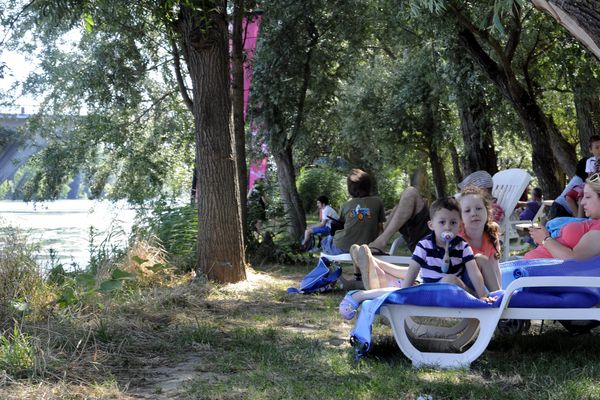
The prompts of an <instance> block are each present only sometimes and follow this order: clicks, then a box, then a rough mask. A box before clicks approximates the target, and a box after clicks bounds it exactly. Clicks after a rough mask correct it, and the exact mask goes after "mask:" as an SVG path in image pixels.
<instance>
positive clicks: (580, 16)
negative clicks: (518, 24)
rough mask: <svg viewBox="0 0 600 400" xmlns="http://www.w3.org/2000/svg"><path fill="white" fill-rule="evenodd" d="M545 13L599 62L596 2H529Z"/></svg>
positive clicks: (599, 18)
mask: <svg viewBox="0 0 600 400" xmlns="http://www.w3.org/2000/svg"><path fill="white" fill-rule="evenodd" d="M531 3H532V4H533V5H534V6H535V7H536V8H538V9H540V10H542V11H545V12H547V13H548V14H550V15H551V16H552V18H554V19H555V20H556V21H558V23H559V24H561V25H562V26H564V27H565V28H567V30H568V31H569V32H570V33H571V35H573V36H574V37H575V38H576V39H577V40H579V41H580V42H581V43H583V44H584V45H585V47H587V48H588V50H590V51H591V52H592V54H594V55H595V56H596V58H597V59H598V60H599V61H600V2H599V1H598V0H531Z"/></svg>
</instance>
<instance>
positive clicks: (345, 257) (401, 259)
mask: <svg viewBox="0 0 600 400" xmlns="http://www.w3.org/2000/svg"><path fill="white" fill-rule="evenodd" d="M321 257H325V258H327V259H329V260H331V261H333V262H338V263H346V264H347V263H352V257H350V253H342V254H338V255H336V256H332V255H330V254H325V253H321ZM373 257H375V258H377V259H379V260H381V261H385V262H388V263H390V264H398V265H407V264H408V263H409V261H410V260H411V257H410V256H379V255H377V256H376V255H374V256H373Z"/></svg>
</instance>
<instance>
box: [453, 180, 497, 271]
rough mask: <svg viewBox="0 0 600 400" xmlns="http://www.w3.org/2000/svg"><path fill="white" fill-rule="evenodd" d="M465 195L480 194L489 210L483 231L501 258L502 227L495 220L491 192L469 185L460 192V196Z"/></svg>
mask: <svg viewBox="0 0 600 400" xmlns="http://www.w3.org/2000/svg"><path fill="white" fill-rule="evenodd" d="M463 196H479V197H480V198H481V200H483V206H484V207H485V210H486V212H487V220H486V221H485V226H484V227H483V233H485V234H487V235H488V237H489V238H490V240H491V241H492V244H493V245H494V248H495V249H496V254H495V255H494V257H495V258H496V259H497V260H499V259H500V227H499V226H498V224H497V223H495V222H494V217H493V215H494V214H493V211H492V197H491V196H490V194H489V193H488V192H487V191H486V190H484V189H481V188H478V187H477V186H467V187H466V188H464V189H463V190H462V192H460V197H461V198H462V197H463Z"/></svg>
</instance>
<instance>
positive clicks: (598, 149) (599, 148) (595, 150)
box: [590, 140, 600, 158]
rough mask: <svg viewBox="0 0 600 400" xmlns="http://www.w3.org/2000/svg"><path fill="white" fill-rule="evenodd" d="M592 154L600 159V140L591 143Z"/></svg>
mask: <svg viewBox="0 0 600 400" xmlns="http://www.w3.org/2000/svg"><path fill="white" fill-rule="evenodd" d="M590 153H592V154H593V155H594V157H596V158H600V140H596V141H594V142H592V143H590Z"/></svg>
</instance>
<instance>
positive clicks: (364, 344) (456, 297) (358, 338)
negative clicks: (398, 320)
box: [350, 283, 503, 356]
mask: <svg viewBox="0 0 600 400" xmlns="http://www.w3.org/2000/svg"><path fill="white" fill-rule="evenodd" d="M493 295H495V296H498V299H497V300H496V301H495V302H494V303H492V304H489V303H486V302H485V301H482V300H479V299H478V298H476V297H474V296H472V295H471V294H469V293H468V292H466V291H465V290H463V289H461V288H460V287H458V286H456V285H453V284H450V283H423V284H421V285H417V286H412V287H408V288H404V289H398V290H396V291H393V292H390V293H386V294H385V295H382V296H379V297H378V298H376V299H373V300H366V301H363V302H362V304H361V310H360V313H359V314H358V318H357V319H356V324H355V326H354V329H353V330H352V332H351V334H350V338H351V341H352V343H353V345H354V348H355V350H356V354H357V356H361V355H362V354H364V353H366V352H367V351H369V348H370V347H371V326H372V325H373V320H374V319H375V315H377V314H379V310H380V308H381V306H382V305H383V304H384V303H388V304H412V305H415V306H429V307H437V306H441V307H453V308H489V307H498V306H499V305H500V303H501V302H502V295H503V292H502V291H498V292H494V293H493Z"/></svg>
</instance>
